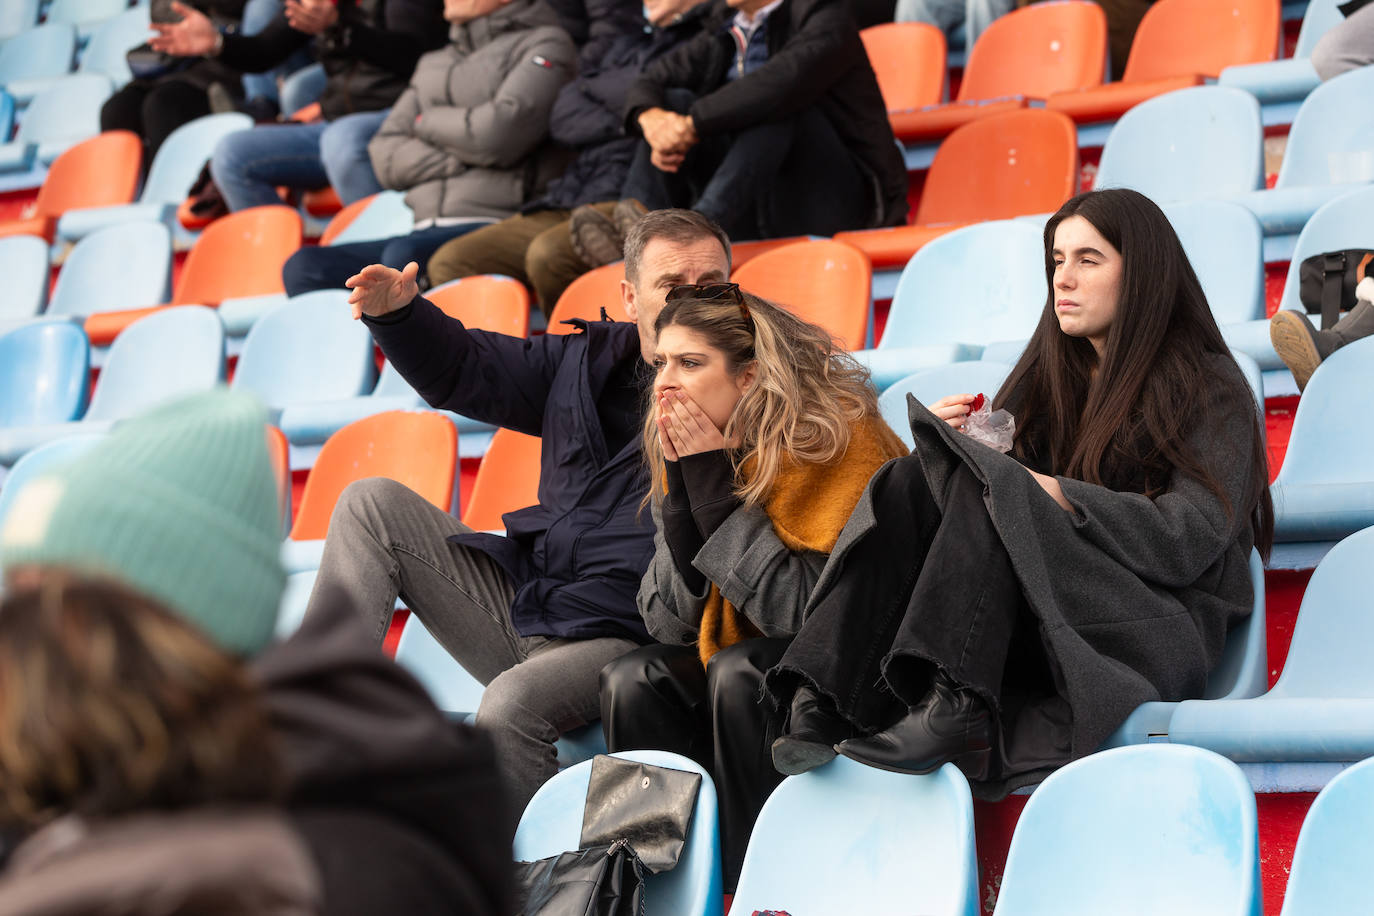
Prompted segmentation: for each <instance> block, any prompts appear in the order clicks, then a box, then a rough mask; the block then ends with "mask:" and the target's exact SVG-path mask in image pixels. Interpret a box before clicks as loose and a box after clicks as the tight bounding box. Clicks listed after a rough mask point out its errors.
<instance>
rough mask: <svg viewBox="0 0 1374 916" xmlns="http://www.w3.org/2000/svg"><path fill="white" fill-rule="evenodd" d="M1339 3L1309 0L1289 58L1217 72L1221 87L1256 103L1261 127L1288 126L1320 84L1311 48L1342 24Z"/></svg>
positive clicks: (1335, 0) (1331, 0)
mask: <svg viewBox="0 0 1374 916" xmlns="http://www.w3.org/2000/svg"><path fill="white" fill-rule="evenodd" d="M1338 2H1339V0H1312V2H1311V3H1308V4H1307V12H1306V13H1305V14H1304V15H1303V17H1302V29H1301V31H1299V32H1298V44H1297V47H1295V48H1294V49H1293V56H1292V57H1291V58H1286V59H1284V60H1272V61H1266V62H1265V63H1261V64H1240V65H1238V66H1234V67H1227V68H1226V69H1225V70H1222V71H1221V76H1220V78H1219V79H1218V80H1217V82H1218V83H1220V84H1221V85H1223V86H1230V87H1231V88H1233V89H1243V90H1245V91H1246V92H1248V93H1250V94H1251V95H1253V96H1254V97H1255V98H1257V99H1259V102H1260V104H1261V105H1262V106H1263V115H1264V123H1265V125H1271V124H1291V123H1292V121H1293V116H1294V115H1295V114H1296V113H1297V110H1298V106H1299V105H1300V104H1301V103H1302V100H1303V99H1305V98H1307V95H1308V93H1310V92H1311V91H1312V90H1313V89H1316V88H1317V86H1318V85H1319V84H1320V83H1321V77H1319V76H1317V71H1316V70H1315V69H1313V67H1312V60H1311V58H1312V48H1313V47H1315V46H1316V44H1317V41H1318V39H1320V38H1321V37H1322V36H1323V35H1325V34H1326V33H1327V31H1328V30H1330V28H1331V27H1332V26H1333V25H1336V24H1337V23H1338V22H1340V21H1341V20H1342V18H1343V17H1342V16H1341V12H1340V10H1338V9H1336V5H1337V3H1338Z"/></svg>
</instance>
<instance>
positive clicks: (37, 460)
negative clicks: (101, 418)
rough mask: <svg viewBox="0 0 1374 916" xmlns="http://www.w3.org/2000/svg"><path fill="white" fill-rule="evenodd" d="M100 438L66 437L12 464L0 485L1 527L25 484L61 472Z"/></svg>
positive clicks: (94, 436) (93, 436)
mask: <svg viewBox="0 0 1374 916" xmlns="http://www.w3.org/2000/svg"><path fill="white" fill-rule="evenodd" d="M100 439H101V436H99V435H94V434H93V435H86V436H68V437H67V438H65V439H56V440H54V441H52V442H49V443H48V444H47V445H41V446H39V447H38V448H36V449H34V450H33V451H31V452H29V453H28V454H27V455H25V456H24V457H23V458H20V459H19V460H18V461H16V462H15V463H14V467H12V468H10V470H9V473H8V474H6V475H5V477H4V481H3V483H2V484H0V527H2V526H3V525H4V523H5V516H6V515H7V514H8V513H9V511H10V506H11V505H12V504H13V503H14V498H15V496H16V495H17V494H18V493H19V491H20V489H22V488H23V486H24V484H26V483H28V482H29V481H30V480H33V479H34V478H35V477H38V476H39V475H41V474H46V473H47V472H48V471H51V470H54V469H57V468H60V467H61V466H62V465H63V464H65V463H66V462H67V461H69V460H71V459H73V458H75V457H76V456H77V455H79V454H81V453H82V452H84V451H85V450H86V449H88V448H90V447H91V446H92V445H94V444H95V443H97V442H99V441H100Z"/></svg>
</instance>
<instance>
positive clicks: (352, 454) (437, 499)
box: [291, 410, 458, 541]
mask: <svg viewBox="0 0 1374 916" xmlns="http://www.w3.org/2000/svg"><path fill="white" fill-rule="evenodd" d="M457 469H458V430H457V428H456V427H454V425H453V421H452V420H449V419H448V418H447V417H445V416H443V415H442V414H437V413H429V412H425V411H410V410H389V411H386V412H385V413H378V414H373V415H372V416H370V417H365V418H363V419H361V420H358V421H356V422H354V423H350V424H348V425H347V426H345V427H344V428H343V429H341V430H339V431H338V432H336V433H335V434H334V435H332V436H330V437H329V439H328V441H326V442H325V444H324V445H323V446H322V447H321V448H320V454H319V457H317V458H316V459H315V466H314V467H313V468H312V469H311V470H310V476H309V477H307V478H306V479H305V490H304V491H303V492H302V493H301V508H300V511H299V512H297V513H296V523H295V524H294V525H292V526H291V539H292V540H296V541H315V540H320V539H321V538H323V537H324V536H325V534H326V533H327V532H328V531H329V516H330V515H332V514H333V512H334V504H335V503H336V502H338V500H339V494H340V493H342V492H343V491H344V488H345V487H347V486H348V485H349V484H350V483H353V482H354V481H355V480H363V479H365V478H368V477H388V478H390V479H392V480H396V481H399V482H400V483H403V484H405V485H406V486H407V487H409V488H410V489H412V490H414V491H415V492H416V493H418V494H420V495H421V496H422V497H424V498H425V499H427V500H428V501H429V502H431V503H433V504H434V505H436V506H438V507H439V508H440V509H443V510H444V511H445V512H447V511H448V510H449V507H450V506H451V505H452V503H453V481H454V474H455V472H456V471H457Z"/></svg>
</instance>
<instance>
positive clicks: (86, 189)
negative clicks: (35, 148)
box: [0, 130, 143, 242]
mask: <svg viewBox="0 0 1374 916" xmlns="http://www.w3.org/2000/svg"><path fill="white" fill-rule="evenodd" d="M142 161H143V142H142V141H141V140H139V139H138V135H137V134H134V133H131V132H129V131H127V130H110V131H105V132H104V133H102V134H99V135H97V136H95V137H92V138H91V139H89V140H84V141H82V142H80V143H78V144H76V145H75V146H72V147H71V148H69V149H68V150H67V151H66V152H64V153H62V155H60V156H58V157H57V159H56V160H54V162H53V163H52V165H50V166H49V167H48V174H47V177H46V178H44V179H43V186H42V187H41V188H39V189H38V199H37V200H36V201H34V206H33V213H32V215H30V216H27V217H23V218H20V219H13V220H6V221H4V222H0V236H6V235H38V236H42V237H43V238H44V239H46V240H48V241H49V242H51V241H52V240H53V234H54V232H55V231H56V229H57V221H58V219H59V218H60V217H61V216H62V214H63V213H66V212H67V211H68V210H74V209H77V208H81V207H108V206H115V205H118V204H127V203H129V202H130V201H132V200H133V199H134V192H135V191H137V190H138V174H139V168H140V165H141V163H142Z"/></svg>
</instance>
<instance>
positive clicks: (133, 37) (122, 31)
mask: <svg viewBox="0 0 1374 916" xmlns="http://www.w3.org/2000/svg"><path fill="white" fill-rule="evenodd" d="M150 31H151V29H150V27H149V25H148V6H147V4H140V5H139V6H135V7H133V8H131V9H128V10H126V11H124V12H122V13H120V14H119V15H118V16H115V17H114V18H113V19H107V20H105V21H104V22H102V23H101V24H100V26H99V27H98V28H96V30H95V31H94V32H93V33H92V34H91V40H90V41H88V42H86V49H85V50H84V51H82V52H81V63H80V64H79V65H78V67H77V69H78V70H80V71H81V72H82V73H103V74H105V75H106V76H108V77H109V78H110V82H112V83H114V86H115V88H116V89H118V88H120V87H122V86H123V85H124V84H125V83H127V82H129V80H131V79H133V74H132V73H131V72H129V61H128V59H127V57H126V55H127V54H128V53H129V51H130V50H132V49H133V48H136V47H138V46H139V45H141V44H143V42H145V41H147V39H148V34H149V32H150Z"/></svg>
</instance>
